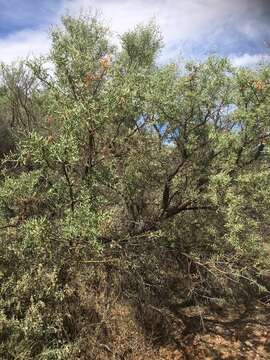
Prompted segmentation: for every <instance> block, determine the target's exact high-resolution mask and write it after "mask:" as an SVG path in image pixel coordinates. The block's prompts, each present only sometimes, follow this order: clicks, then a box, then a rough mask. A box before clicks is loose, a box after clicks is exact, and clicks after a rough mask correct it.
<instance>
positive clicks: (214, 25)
mask: <svg viewBox="0 0 270 360" xmlns="http://www.w3.org/2000/svg"><path fill="white" fill-rule="evenodd" d="M89 9H92V10H94V11H95V10H98V11H99V12H100V13H101V16H102V17H103V19H104V21H106V22H107V23H108V24H109V25H110V27H111V29H112V31H113V32H114V34H122V33H123V32H125V31H127V30H129V29H132V28H134V27H135V26H136V24H138V23H147V22H149V21H150V20H153V19H154V20H155V21H156V23H157V24H158V25H159V27H160V30H161V32H162V34H163V38H164V44H165V46H164V49H163V51H162V54H161V55H160V61H161V62H167V61H173V60H175V59H177V58H178V57H184V58H194V59H202V58H203V57H205V56H207V55H209V54H217V55H221V56H228V57H230V58H231V60H232V62H233V63H234V64H235V65H238V66H252V65H254V64H256V63H257V62H258V61H269V60H270V0H0V62H1V61H3V62H5V63H11V62H12V61H15V60H17V59H18V58H25V57H29V56H36V55H40V54H46V53H47V52H48V51H49V48H50V39H49V36H48V33H49V29H50V28H51V27H52V26H54V25H56V24H58V23H59V21H60V18H61V16H62V15H64V14H67V13H68V14H70V15H77V14H79V13H80V12H81V11H88V10H89Z"/></svg>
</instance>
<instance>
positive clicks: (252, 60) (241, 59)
mask: <svg viewBox="0 0 270 360" xmlns="http://www.w3.org/2000/svg"><path fill="white" fill-rule="evenodd" d="M230 59H231V62H232V64H233V65H234V66H255V65H258V64H259V63H264V62H269V61H270V55H266V54H254V55H250V54H243V55H241V56H236V55H231V56H230Z"/></svg>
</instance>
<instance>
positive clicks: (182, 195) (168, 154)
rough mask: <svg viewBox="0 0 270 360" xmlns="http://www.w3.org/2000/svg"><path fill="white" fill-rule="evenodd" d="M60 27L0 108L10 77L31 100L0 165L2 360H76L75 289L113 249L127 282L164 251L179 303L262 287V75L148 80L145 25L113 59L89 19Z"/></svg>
mask: <svg viewBox="0 0 270 360" xmlns="http://www.w3.org/2000/svg"><path fill="white" fill-rule="evenodd" d="M62 25H63V26H62V27H59V28H56V29H54V30H53V31H52V33H51V38H52V49H51V52H50V54H49V57H48V59H44V60H43V59H38V60H35V61H32V62H28V68H29V69H30V70H28V71H29V72H24V70H23V69H24V67H23V68H19V70H18V71H17V72H16V71H15V73H14V72H12V71H11V73H10V74H11V75H12V76H11V77H10V76H6V79H9V80H10V79H12V86H11V87H9V88H7V86H6V85H5V86H4V87H3V89H2V92H1V94H0V106H1V108H5V106H7V103H8V100H7V99H9V96H10V95H9V94H10V93H12V89H17V88H18V86H19V85H20V83H21V80H20V79H21V77H22V79H23V84H24V81H26V79H28V80H29V82H30V84H31V86H30V85H29V86H30V88H31V90H29V92H28V93H25V92H24V93H23V99H24V102H23V104H26V106H27V107H26V109H25V108H24V107H23V109H24V111H25V114H24V115H22V113H20V114H21V115H20V116H19V117H18V119H17V121H21V122H22V124H24V120H25V119H28V120H29V122H27V124H29V127H28V128H27V131H24V132H23V135H21V137H20V141H19V142H18V144H17V150H16V152H14V154H13V155H10V156H9V157H7V158H5V160H4V161H3V162H2V176H1V191H0V225H1V240H0V249H1V255H0V270H1V272H0V276H1V285H2V286H1V290H0V293H1V300H0V304H1V312H0V314H1V315H0V316H1V318H0V321H1V334H0V338H1V345H0V355H1V356H2V357H3V358H5V359H44V360H45V359H72V358H74V359H75V358H76V356H77V358H78V356H79V355H78V354H79V352H80V351H81V346H82V345H81V344H82V341H83V340H85V338H86V334H85V326H86V325H85V322H86V321H87V319H86V320H84V315H83V314H84V305H85V304H84V303H83V301H82V299H81V298H80V295H79V293H78V287H79V285H78V284H82V283H83V284H84V283H87V282H89V281H90V279H91V277H95V275H93V273H94V274H95V271H93V268H91V267H90V266H88V265H87V264H89V263H91V261H92V262H93V263H95V261H97V262H98V261H101V262H102V261H105V262H106V261H107V259H109V260H111V256H112V254H113V255H115V256H117V254H118V255H119V252H118V253H117V251H115V250H113V247H114V246H115V245H114V244H117V246H118V249H123V252H122V253H121V252H120V253H121V254H122V255H121V256H122V258H121V256H120V255H119V259H120V260H121V261H123V264H122V265H123V267H124V266H126V268H128V269H129V270H130V269H131V270H130V271H131V273H133V274H135V275H134V278H136V271H138V272H141V273H140V277H143V276H147V275H145V274H148V270H149V272H153V270H152V268H153V267H154V264H155V261H157V263H158V261H160V259H161V258H162V254H163V252H165V251H167V250H168V249H169V250H170V251H171V250H172V252H173V254H174V256H175V258H179V257H181V259H182V257H183V258H184V259H188V261H190V262H191V263H192V264H195V268H196V269H197V273H196V276H197V278H196V276H195V275H194V276H193V277H192V276H191V278H192V279H193V278H196V281H195V280H194V281H193V282H192V280H190V281H191V289H192V291H187V289H184V290H183V293H182V295H183V297H185V296H189V297H193V299H194V298H195V299H196V301H203V300H204V299H206V298H207V299H209V298H211V297H219V296H220V297H225V298H226V299H228V298H234V299H236V298H237V299H238V301H240V299H243V298H244V297H245V296H251V294H252V295H253V296H254V297H256V296H258V293H259V292H260V291H266V288H267V286H268V285H267V284H266V288H265V287H264V288H262V281H261V280H262V277H261V273H262V272H263V271H264V270H265V269H267V268H268V267H269V264H267V261H266V260H265V259H266V256H265V254H266V250H265V244H266V243H267V242H269V240H268V233H269V220H270V219H269V211H268V209H269V198H270V197H269V190H268V189H269V175H270V173H269V158H268V156H267V147H268V143H269V136H270V123H269V110H270V109H269V106H270V105H269V104H270V102H269V100H270V99H269V96H270V90H269V89H270V88H269V72H270V70H269V66H265V67H262V68H258V69H255V70H248V69H237V68H234V67H232V66H231V64H230V63H229V61H228V60H227V59H220V58H217V57H209V58H208V60H206V61H205V62H204V63H200V64H195V63H187V64H186V65H185V66H182V65H181V64H179V65H175V64H172V65H165V66H157V64H156V63H155V60H156V56H157V54H158V52H159V50H160V48H161V37H160V35H159V32H158V30H157V28H156V27H155V26H154V25H153V24H150V25H148V26H139V27H137V28H135V30H133V31H130V32H128V33H126V34H124V35H123V36H122V38H121V40H122V47H121V49H119V50H117V49H116V47H114V46H113V45H112V44H111V43H110V40H109V32H108V30H107V28H106V27H105V26H104V25H102V24H101V23H100V22H99V20H98V18H97V17H95V16H88V17H82V16H81V17H79V18H72V17H69V16H68V17H64V18H63V24H62ZM48 60H49V61H50V62H51V63H52V65H53V70H50V72H49V71H47V70H46V62H47V61H48ZM4 71H5V72H4V73H5V74H7V73H6V71H7V69H5V70H4ZM52 72H53V74H52ZM28 80H27V84H28ZM34 84H39V85H34ZM21 88H22V89H24V85H23V86H22V87H19V89H21ZM27 89H28V88H27ZM12 94H13V93H12ZM16 94H17V93H16ZM19 94H21V90H19ZM13 95H14V94H13ZM13 95H12V96H13ZM17 95H18V94H17ZM17 95H16V96H17ZM20 96H21V95H19V97H18V99H21V98H20ZM16 99H17V97H16ZM41 102H42V106H41V107H39V106H38V104H40V103H41ZM33 104H34V105H33ZM22 106H23V105H22V104H17V105H16V111H22V108H21V107H22ZM26 110H27V111H26ZM28 120H27V121H28ZM30 120H31V121H30ZM155 241H156V245H154V246H153V249H152V250H153V251H154V250H155V254H153V257H151V258H147V256H146V254H147V251H149V249H148V250H147V249H144V250H143V251H145V253H144V252H143V253H141V254H136V256H135V255H132V256H131V255H130V256H129V255H126V254H127V252H125V244H129V243H132V244H133V245H134V243H133V242H135V244H137V245H138V246H139V244H140V243H141V242H145V244H148V242H149V244H153V243H155ZM108 244H109V245H110V246H111V248H110V247H109V250H108ZM127 246H128V245H127ZM110 249H111V250H110ZM105 250H106V251H105ZM114 251H115V252H114ZM118 251H120V250H118ZM121 251H122V250H121ZM157 253H158V255H157ZM123 254H125V255H123ZM132 254H133V253H132ZM124 256H126V258H125V257H124ZM158 256H160V259H159V260H156V259H158ZM123 258H124V260H123ZM119 259H118V260H119ZM145 259H146V260H147V261H146V260H145ZM125 260H126V263H124V261H125ZM151 262H152V263H151ZM141 263H143V264H144V265H145V268H144V269H141V266H142V265H141ZM138 269H139V270H138ZM177 269H179V270H178V271H179V272H181V271H182V272H184V271H186V270H185V269H184V268H183V267H181V266H178V267H177ZM201 269H203V270H202V271H201ZM150 270H151V271H150ZM169 271H170V269H168V272H169ZM182 275H183V274H182ZM182 275H181V276H182ZM188 275H189V274H188ZM151 276H152V275H151ZM158 276H161V272H160V273H159V272H158V273H157V275H156V278H157V277H158ZM179 276H180V275H179ZM183 276H186V274H184V275H183ZM138 278H139V277H138ZM156 278H155V281H156V282H158V281H160V279H159V278H158V279H156ZM202 278H203V280H202ZM198 279H200V280H198ZM134 281H135V280H134ZM80 286H81V285H80ZM168 286H169V285H168ZM225 286H226V287H225ZM268 290H269V286H268ZM187 294H189V295H187ZM247 294H248V295H247ZM92 325H93V324H92Z"/></svg>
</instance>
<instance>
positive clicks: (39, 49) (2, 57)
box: [0, 30, 50, 63]
mask: <svg viewBox="0 0 270 360" xmlns="http://www.w3.org/2000/svg"><path fill="white" fill-rule="evenodd" d="M49 48H50V41H49V38H48V35H47V32H46V31H42V30H37V31H32V30H24V31H19V32H15V33H13V34H11V35H10V36H7V37H6V38H4V39H0V49H1V54H0V61H3V62H5V63H11V62H12V61H14V60H17V59H22V58H26V57H31V56H34V55H41V54H46V53H47V52H48V51H49Z"/></svg>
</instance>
